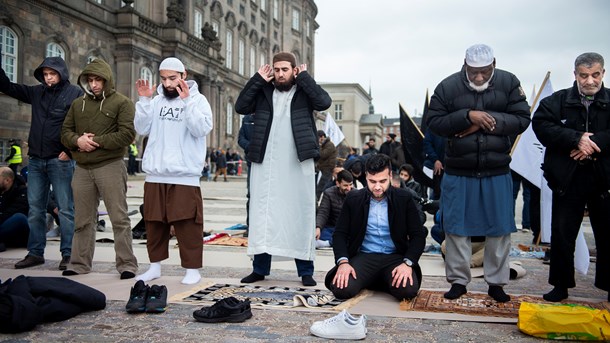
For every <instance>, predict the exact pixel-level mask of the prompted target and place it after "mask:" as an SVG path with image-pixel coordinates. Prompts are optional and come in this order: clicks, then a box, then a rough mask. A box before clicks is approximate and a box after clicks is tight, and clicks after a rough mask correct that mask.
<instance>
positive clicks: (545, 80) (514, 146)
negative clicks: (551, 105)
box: [510, 71, 551, 156]
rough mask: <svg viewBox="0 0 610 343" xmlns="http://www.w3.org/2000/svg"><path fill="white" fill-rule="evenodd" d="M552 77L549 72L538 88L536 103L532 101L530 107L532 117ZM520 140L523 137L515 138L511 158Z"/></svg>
mask: <svg viewBox="0 0 610 343" xmlns="http://www.w3.org/2000/svg"><path fill="white" fill-rule="evenodd" d="M550 77H551V72H550V71H547V72H546V76H545V77H544V80H543V81H542V84H541V85H540V88H538V92H537V93H536V96H535V97H534V101H532V104H531V105H530V117H532V116H533V115H534V114H533V113H532V111H533V110H534V106H536V104H537V103H538V99H540V94H541V93H542V90H543V89H544V87H545V86H546V83H547V81H549V78H550ZM530 125H531V124H530ZM520 139H521V135H518V136H517V138H515V143H513V146H512V148H511V149H510V155H511V156H512V155H513V152H514V151H515V148H516V147H517V143H519V140H520Z"/></svg>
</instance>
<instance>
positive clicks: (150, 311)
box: [146, 307, 167, 313]
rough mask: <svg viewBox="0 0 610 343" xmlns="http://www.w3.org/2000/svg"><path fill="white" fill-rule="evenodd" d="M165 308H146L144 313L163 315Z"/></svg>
mask: <svg viewBox="0 0 610 343" xmlns="http://www.w3.org/2000/svg"><path fill="white" fill-rule="evenodd" d="M166 309H167V307H156V308H147V309H146V313H163V312H165V310H166Z"/></svg>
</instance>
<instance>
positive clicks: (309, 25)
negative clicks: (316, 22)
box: [305, 18, 311, 38]
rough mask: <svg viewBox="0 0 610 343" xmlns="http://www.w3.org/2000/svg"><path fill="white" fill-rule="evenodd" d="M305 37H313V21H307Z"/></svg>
mask: <svg viewBox="0 0 610 343" xmlns="http://www.w3.org/2000/svg"><path fill="white" fill-rule="evenodd" d="M305 37H307V38H309V37H311V20H310V19H309V18H307V19H305Z"/></svg>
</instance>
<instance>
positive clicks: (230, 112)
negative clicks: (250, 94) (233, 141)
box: [226, 103, 233, 135]
mask: <svg viewBox="0 0 610 343" xmlns="http://www.w3.org/2000/svg"><path fill="white" fill-rule="evenodd" d="M226 133H227V135H232V134H233V105H232V104H231V103H227V130H226Z"/></svg>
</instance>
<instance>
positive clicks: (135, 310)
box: [125, 306, 146, 313]
mask: <svg viewBox="0 0 610 343" xmlns="http://www.w3.org/2000/svg"><path fill="white" fill-rule="evenodd" d="M125 310H126V311H127V313H144V312H146V307H145V306H142V307H139V308H125Z"/></svg>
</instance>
